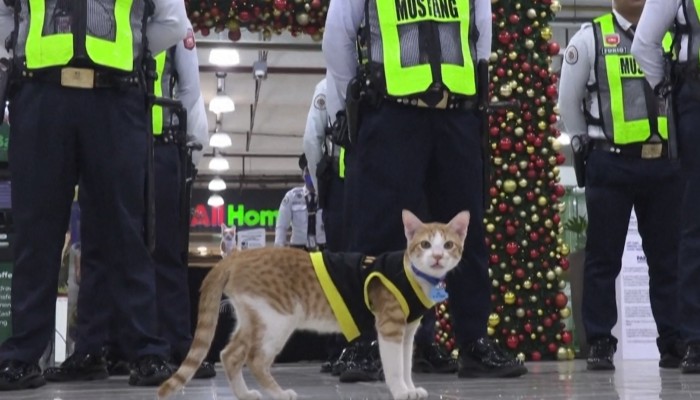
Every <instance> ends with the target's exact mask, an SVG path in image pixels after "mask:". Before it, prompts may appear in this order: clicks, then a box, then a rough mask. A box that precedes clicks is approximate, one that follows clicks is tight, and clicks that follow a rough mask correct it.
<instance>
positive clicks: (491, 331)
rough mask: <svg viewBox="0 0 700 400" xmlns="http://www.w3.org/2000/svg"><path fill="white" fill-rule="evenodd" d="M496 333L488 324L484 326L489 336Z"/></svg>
mask: <svg viewBox="0 0 700 400" xmlns="http://www.w3.org/2000/svg"><path fill="white" fill-rule="evenodd" d="M495 333H496V330H495V329H493V328H491V327H490V326H489V327H487V328H486V334H487V335H489V336H493V335H494V334H495Z"/></svg>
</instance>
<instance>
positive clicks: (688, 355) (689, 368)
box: [680, 343, 700, 374]
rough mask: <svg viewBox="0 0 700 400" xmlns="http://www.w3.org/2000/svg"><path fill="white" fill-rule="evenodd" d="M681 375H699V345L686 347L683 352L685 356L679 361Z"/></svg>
mask: <svg viewBox="0 0 700 400" xmlns="http://www.w3.org/2000/svg"><path fill="white" fill-rule="evenodd" d="M680 368H681V373H684V374H698V373H700V343H693V344H689V345H688V349H687V350H686V351H685V356H683V360H681V366H680Z"/></svg>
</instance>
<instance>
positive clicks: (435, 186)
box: [345, 102, 490, 346]
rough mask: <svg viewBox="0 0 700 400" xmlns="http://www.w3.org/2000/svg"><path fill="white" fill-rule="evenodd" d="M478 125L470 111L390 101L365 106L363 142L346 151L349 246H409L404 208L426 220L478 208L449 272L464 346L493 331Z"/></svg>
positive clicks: (374, 250)
mask: <svg viewBox="0 0 700 400" xmlns="http://www.w3.org/2000/svg"><path fill="white" fill-rule="evenodd" d="M479 127H480V120H479V118H478V117H477V115H476V113H474V112H471V111H457V110H430V109H421V108H411V107H404V106H400V105H397V104H391V103H387V102H385V103H384V104H383V105H381V107H380V108H379V109H375V108H364V109H363V110H362V121H361V124H360V131H359V134H358V139H357V145H356V146H354V147H353V148H352V149H351V150H350V151H348V152H347V154H346V162H347V164H346V170H347V177H346V182H345V190H346V197H345V209H346V217H345V218H346V219H345V221H347V226H348V229H349V235H350V236H349V247H350V248H349V250H350V251H359V252H363V253H366V254H378V253H382V252H386V251H395V250H402V249H405V248H406V238H405V236H404V228H403V224H402V222H401V210H402V209H408V210H410V211H412V212H413V213H414V214H416V215H417V216H418V217H419V218H421V219H422V220H423V221H426V222H428V221H440V222H448V221H450V220H451V219H452V218H453V217H454V216H455V215H457V213H459V212H460V211H463V210H469V211H470V212H471V222H470V224H469V232H468V234H467V239H466V242H465V251H464V255H463V259H462V261H461V262H460V264H459V266H458V267H457V268H456V269H455V270H453V271H452V272H450V274H449V275H448V276H447V279H446V281H447V290H448V292H449V295H450V307H451V309H450V312H451V314H452V318H453V323H454V327H455V335H456V339H457V343H458V344H459V345H461V346H464V345H465V344H467V343H469V342H471V341H473V340H476V339H478V338H479V337H482V336H484V335H485V334H486V323H487V319H488V315H489V312H490V298H489V296H490V285H489V281H488V267H487V252H486V245H485V244H484V227H483V223H482V220H483V215H484V212H483V199H482V192H483V188H482V179H483V177H482V168H483V165H482V151H481V144H480V135H479ZM430 312H433V311H432V310H431V311H430ZM432 328H433V325H431V326H427V324H426V326H425V329H432Z"/></svg>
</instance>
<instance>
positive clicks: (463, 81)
mask: <svg viewBox="0 0 700 400" xmlns="http://www.w3.org/2000/svg"><path fill="white" fill-rule="evenodd" d="M375 1H376V7H377V17H378V23H379V30H380V31H381V40H382V48H383V55H384V60H383V63H384V73H385V77H386V89H387V94H388V95H390V96H409V95H414V94H419V93H424V92H425V91H426V90H428V88H429V87H430V85H431V84H433V75H434V74H433V70H432V66H431V65H430V64H429V63H423V64H420V63H418V64H416V65H413V66H404V63H402V54H401V45H402V40H401V31H402V28H404V27H407V26H410V25H414V24H416V25H417V24H419V23H426V22H428V23H432V25H434V26H435V25H436V26H440V25H444V26H447V25H448V24H459V37H457V38H455V41H456V42H457V43H456V44H455V45H456V46H458V47H459V49H457V50H459V51H460V52H461V53H460V54H461V63H460V65H458V64H457V63H442V64H440V70H441V71H440V72H441V73H442V83H443V84H444V85H445V86H446V87H447V88H448V90H449V91H450V92H451V93H454V94H458V95H464V96H474V95H475V94H476V72H475V67H474V66H475V62H474V55H472V50H471V48H470V43H469V41H470V27H471V23H472V22H473V21H471V15H470V11H471V7H472V3H473V1H466V0H462V1H457V0H440V1H437V0H395V1H387V0H375ZM433 32H437V29H434V30H433ZM407 40H414V41H415V43H411V46H419V43H418V39H417V38H412V39H407ZM438 45H439V42H438ZM373 61H381V60H373ZM419 62H424V60H420V61H419Z"/></svg>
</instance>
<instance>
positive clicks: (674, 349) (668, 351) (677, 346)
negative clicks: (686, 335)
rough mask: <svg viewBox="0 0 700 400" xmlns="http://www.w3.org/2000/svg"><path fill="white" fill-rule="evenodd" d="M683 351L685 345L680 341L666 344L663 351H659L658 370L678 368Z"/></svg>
mask: <svg viewBox="0 0 700 400" xmlns="http://www.w3.org/2000/svg"><path fill="white" fill-rule="evenodd" d="M685 350H686V345H685V343H683V341H682V340H680V339H678V340H675V341H673V342H672V343H670V344H668V345H667V346H666V347H665V348H664V349H660V353H661V358H660V359H659V368H669V369H676V368H678V367H679V366H680V365H681V359H683V356H684V355H685Z"/></svg>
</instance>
